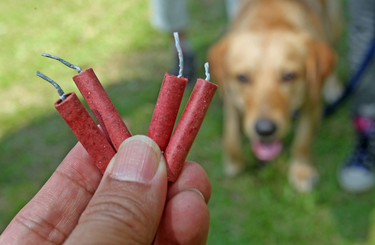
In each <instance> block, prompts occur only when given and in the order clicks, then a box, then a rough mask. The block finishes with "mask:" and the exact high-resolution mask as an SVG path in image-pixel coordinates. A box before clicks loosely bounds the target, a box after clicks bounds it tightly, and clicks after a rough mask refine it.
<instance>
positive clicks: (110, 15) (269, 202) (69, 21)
mask: <svg viewBox="0 0 375 245" xmlns="http://www.w3.org/2000/svg"><path fill="white" fill-rule="evenodd" d="M189 8H190V10H191V15H192V16H191V20H192V21H191V29H190V32H189V34H190V37H191V41H192V45H193V47H194V49H195V50H196V51H197V54H198V57H199V59H200V62H199V66H200V67H201V69H200V71H199V72H200V73H199V74H202V75H201V77H203V76H204V72H203V63H204V61H205V55H206V51H207V48H208V47H209V46H210V45H211V44H212V43H213V42H214V41H215V40H217V39H218V38H219V37H220V36H221V35H222V34H223V33H224V31H225V29H226V22H227V21H226V17H225V8H224V1H223V0H220V1H214V0H203V1H193V0H190V1H189ZM170 38H171V37H169V36H167V35H163V34H160V33H158V32H156V31H155V30H153V29H152V28H151V27H150V25H149V22H148V2H147V1H136V0H128V1H125V2H124V1H118V0H109V1H108V0H107V1H101V0H92V1H80V0H78V1H72V0H67V1H61V2H51V1H46V0H40V1H38V2H32V1H31V2H30V1H29V2H27V1H26V2H23V3H22V5H21V4H19V3H17V2H16V1H1V2H0V53H1V56H0V98H2V100H1V101H0V231H2V230H3V229H5V227H6V225H7V224H8V223H9V222H10V220H11V219H12V217H13V216H14V215H15V214H16V213H17V212H18V211H19V210H20V209H21V208H22V207H23V206H24V205H25V204H26V203H27V201H29V200H30V199H31V198H32V197H33V196H34V195H35V193H36V192H37V191H38V190H39V188H40V187H41V186H42V185H43V183H45V181H46V180H47V179H48V177H49V176H50V175H51V173H52V172H53V171H54V169H55V168H56V167H57V165H58V164H59V163H60V162H61V160H62V159H63V157H64V156H65V155H66V153H67V152H68V151H69V149H71V147H72V146H73V145H74V144H75V142H76V139H75V137H74V135H73V134H72V133H71V132H70V130H69V128H68V127H67V125H66V124H65V123H64V122H63V120H62V119H61V118H60V116H59V115H58V113H57V112H56V111H55V109H54V108H53V103H54V102H55V101H56V100H57V98H58V97H57V93H56V92H55V90H54V89H53V87H52V86H51V85H49V84H48V83H46V82H44V81H43V80H41V79H39V78H38V77H36V76H35V75H34V73H35V71H36V70H40V71H41V72H43V73H45V74H46V75H47V76H50V77H51V78H53V79H54V80H55V81H56V82H58V83H59V84H60V85H61V86H62V87H63V89H64V90H65V91H67V92H68V91H75V92H78V91H77V89H76V88H75V87H74V85H73V82H72V80H71V77H72V76H73V75H75V74H76V72H75V71H74V70H70V69H68V68H66V67H64V66H63V65H61V64H60V63H59V62H56V61H53V60H50V59H46V58H42V57H41V56H40V54H41V53H42V52H47V53H51V54H55V55H58V56H61V57H63V58H65V59H66V60H68V61H70V62H72V63H74V64H77V65H79V66H81V67H82V68H83V69H85V68H88V67H92V68H93V69H94V70H95V72H96V73H97V75H98V77H99V78H100V80H101V81H102V83H103V85H104V86H105V88H106V90H107V92H108V94H109V96H110V97H111V98H112V100H113V103H114V104H115V106H116V108H117V109H118V110H119V112H120V114H121V115H122V116H123V117H124V120H125V121H126V123H127V125H128V127H129V128H130V129H131V131H132V132H133V133H134V134H145V133H146V132H147V128H148V125H149V122H150V119H151V115H152V111H153V108H154V104H155V101H156V97H157V93H158V90H159V88H160V83H161V80H162V78H163V75H164V73H165V71H167V70H168V68H169V67H170V65H171V63H172V60H171V57H172V55H171V48H170ZM339 52H340V53H341V54H342V57H344V59H343V60H342V61H341V63H340V65H339V70H340V76H341V78H342V79H343V80H345V79H346V76H347V74H346V72H345V67H346V66H345V43H343V44H342V45H341V46H340V47H339ZM191 89H192V88H191V87H190V88H188V90H187V95H188V93H189V92H190V91H191ZM187 95H186V96H185V98H184V102H183V104H184V103H186V101H187V97H188V96H187ZM221 107H222V105H221V102H220V99H219V98H218V96H216V97H215V98H214V101H213V103H212V105H211V108H210V110H209V112H208V114H207V117H206V119H205V122H204V123H203V125H202V128H201V130H200V133H199V135H198V137H197V140H196V142H195V144H194V145H193V148H192V150H191V154H190V155H189V159H191V160H194V161H197V162H198V163H200V164H202V166H203V167H204V168H205V169H206V171H207V173H208V175H209V177H210V179H211V182H212V187H213V190H212V199H211V201H210V203H209V209H210V212H211V227H210V234H209V241H208V244H343V245H346V244H348V245H349V244H350V245H354V244H366V243H367V241H368V240H369V239H373V238H372V237H374V236H375V235H374V234H375V233H374V232H375V230H374V226H373V224H374V217H375V215H374V214H373V212H374V204H375V200H374V198H373V197H374V191H372V192H370V193H366V194H363V195H350V194H347V193H345V192H343V191H342V190H340V188H339V187H338V185H337V181H336V171H337V167H338V166H339V164H340V163H341V162H342V161H343V160H344V159H345V156H346V155H347V153H348V152H349V150H350V148H351V146H352V144H353V143H352V142H353V139H354V135H353V131H352V128H351V124H350V120H349V118H350V116H349V104H346V105H345V106H344V107H343V108H342V109H341V110H340V111H339V112H338V113H337V114H335V116H334V117H331V118H328V119H326V120H324V121H323V122H322V126H321V128H320V130H319V133H318V135H317V138H316V140H315V141H314V145H313V152H314V161H315V162H316V163H317V167H318V170H319V172H320V176H321V178H320V182H319V185H318V187H317V189H316V190H315V191H313V192H312V193H309V194H303V195H301V194H298V193H296V192H295V191H294V190H293V189H292V188H291V187H290V186H289V184H288V182H287V179H286V171H287V160H288V157H289V156H288V153H287V152H288V151H285V153H284V154H283V155H281V156H280V157H279V158H278V159H277V160H275V161H274V162H272V163H270V164H269V165H270V166H268V167H265V168H262V169H259V168H257V167H256V163H255V161H254V159H253V157H252V156H251V154H248V155H249V157H248V159H247V161H248V163H249V164H248V165H249V167H248V169H247V171H245V172H244V173H242V174H241V175H240V176H238V177H235V178H231V179H230V178H226V177H225V176H224V175H223V172H222V148H221V130H222V111H221ZM248 147H249V146H248V145H245V148H248ZM371 231H374V232H371Z"/></svg>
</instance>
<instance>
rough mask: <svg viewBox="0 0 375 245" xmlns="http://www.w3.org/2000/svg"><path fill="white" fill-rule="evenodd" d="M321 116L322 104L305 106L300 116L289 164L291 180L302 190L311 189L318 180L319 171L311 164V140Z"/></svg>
mask: <svg viewBox="0 0 375 245" xmlns="http://www.w3.org/2000/svg"><path fill="white" fill-rule="evenodd" d="M320 118H321V107H320V106H309V108H305V109H304V110H303V111H302V113H301V115H300V118H299V121H298V125H297V131H296V132H295V138H294V142H293V148H292V159H291V163H290V166H289V181H290V183H291V184H292V185H293V186H294V187H295V188H296V189H297V190H298V191H301V192H308V191H311V190H312V189H313V188H314V186H315V184H316V183H317V180H318V173H317V171H316V169H315V168H314V167H313V166H312V165H311V158H310V157H311V153H310V150H311V149H310V147H311V142H312V139H313V136H314V133H315V128H316V127H317V125H318V124H319V121H320Z"/></svg>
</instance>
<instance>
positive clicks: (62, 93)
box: [35, 71, 66, 101]
mask: <svg viewBox="0 0 375 245" xmlns="http://www.w3.org/2000/svg"><path fill="white" fill-rule="evenodd" d="M35 75H37V76H38V77H41V78H43V79H44V80H46V81H47V82H49V83H51V84H52V85H53V86H54V87H55V88H56V90H57V93H59V97H60V99H61V100H62V101H64V100H66V96H65V93H64V91H63V90H62V89H61V87H60V86H59V85H58V84H57V83H56V82H55V81H53V80H52V79H51V78H49V77H47V76H46V75H44V74H43V73H41V72H40V71H36V73H35Z"/></svg>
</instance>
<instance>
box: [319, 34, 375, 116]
mask: <svg viewBox="0 0 375 245" xmlns="http://www.w3.org/2000/svg"><path fill="white" fill-rule="evenodd" d="M374 53H375V37H374V39H373V40H372V42H371V43H370V46H369V48H368V50H367V52H366V54H365V56H364V58H363V60H362V62H361V64H360V65H359V67H358V69H357V70H356V71H355V72H354V74H353V75H352V77H351V78H350V80H349V82H348V83H347V85H346V87H345V90H344V92H343V93H342V95H341V96H340V98H338V99H337V100H336V101H335V102H333V103H332V104H330V105H327V106H326V107H325V108H324V113H323V115H324V117H328V116H330V115H332V114H333V113H334V112H335V111H336V110H337V108H338V106H339V105H340V104H341V103H342V102H343V101H344V100H345V99H347V98H348V97H349V95H350V94H351V93H352V92H353V90H354V89H355V88H356V87H357V85H358V83H359V80H360V79H361V77H362V75H363V74H364V72H365V70H366V69H367V68H368V66H369V64H370V63H371V61H372V59H373V58H374ZM374 86H375V85H374Z"/></svg>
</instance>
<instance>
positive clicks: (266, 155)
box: [252, 141, 283, 161]
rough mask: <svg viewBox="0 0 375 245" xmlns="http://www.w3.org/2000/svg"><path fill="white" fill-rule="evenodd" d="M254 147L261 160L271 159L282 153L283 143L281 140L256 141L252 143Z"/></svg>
mask: <svg viewBox="0 0 375 245" xmlns="http://www.w3.org/2000/svg"><path fill="white" fill-rule="evenodd" d="M252 148H253V151H254V154H255V156H256V157H257V158H258V159H259V160H262V161H271V160H272V159H274V158H275V157H277V156H278V155H279V154H280V152H281V150H282V148H283V145H282V143H281V142H280V141H274V142H270V143H262V142H260V141H255V142H253V143H252Z"/></svg>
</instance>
